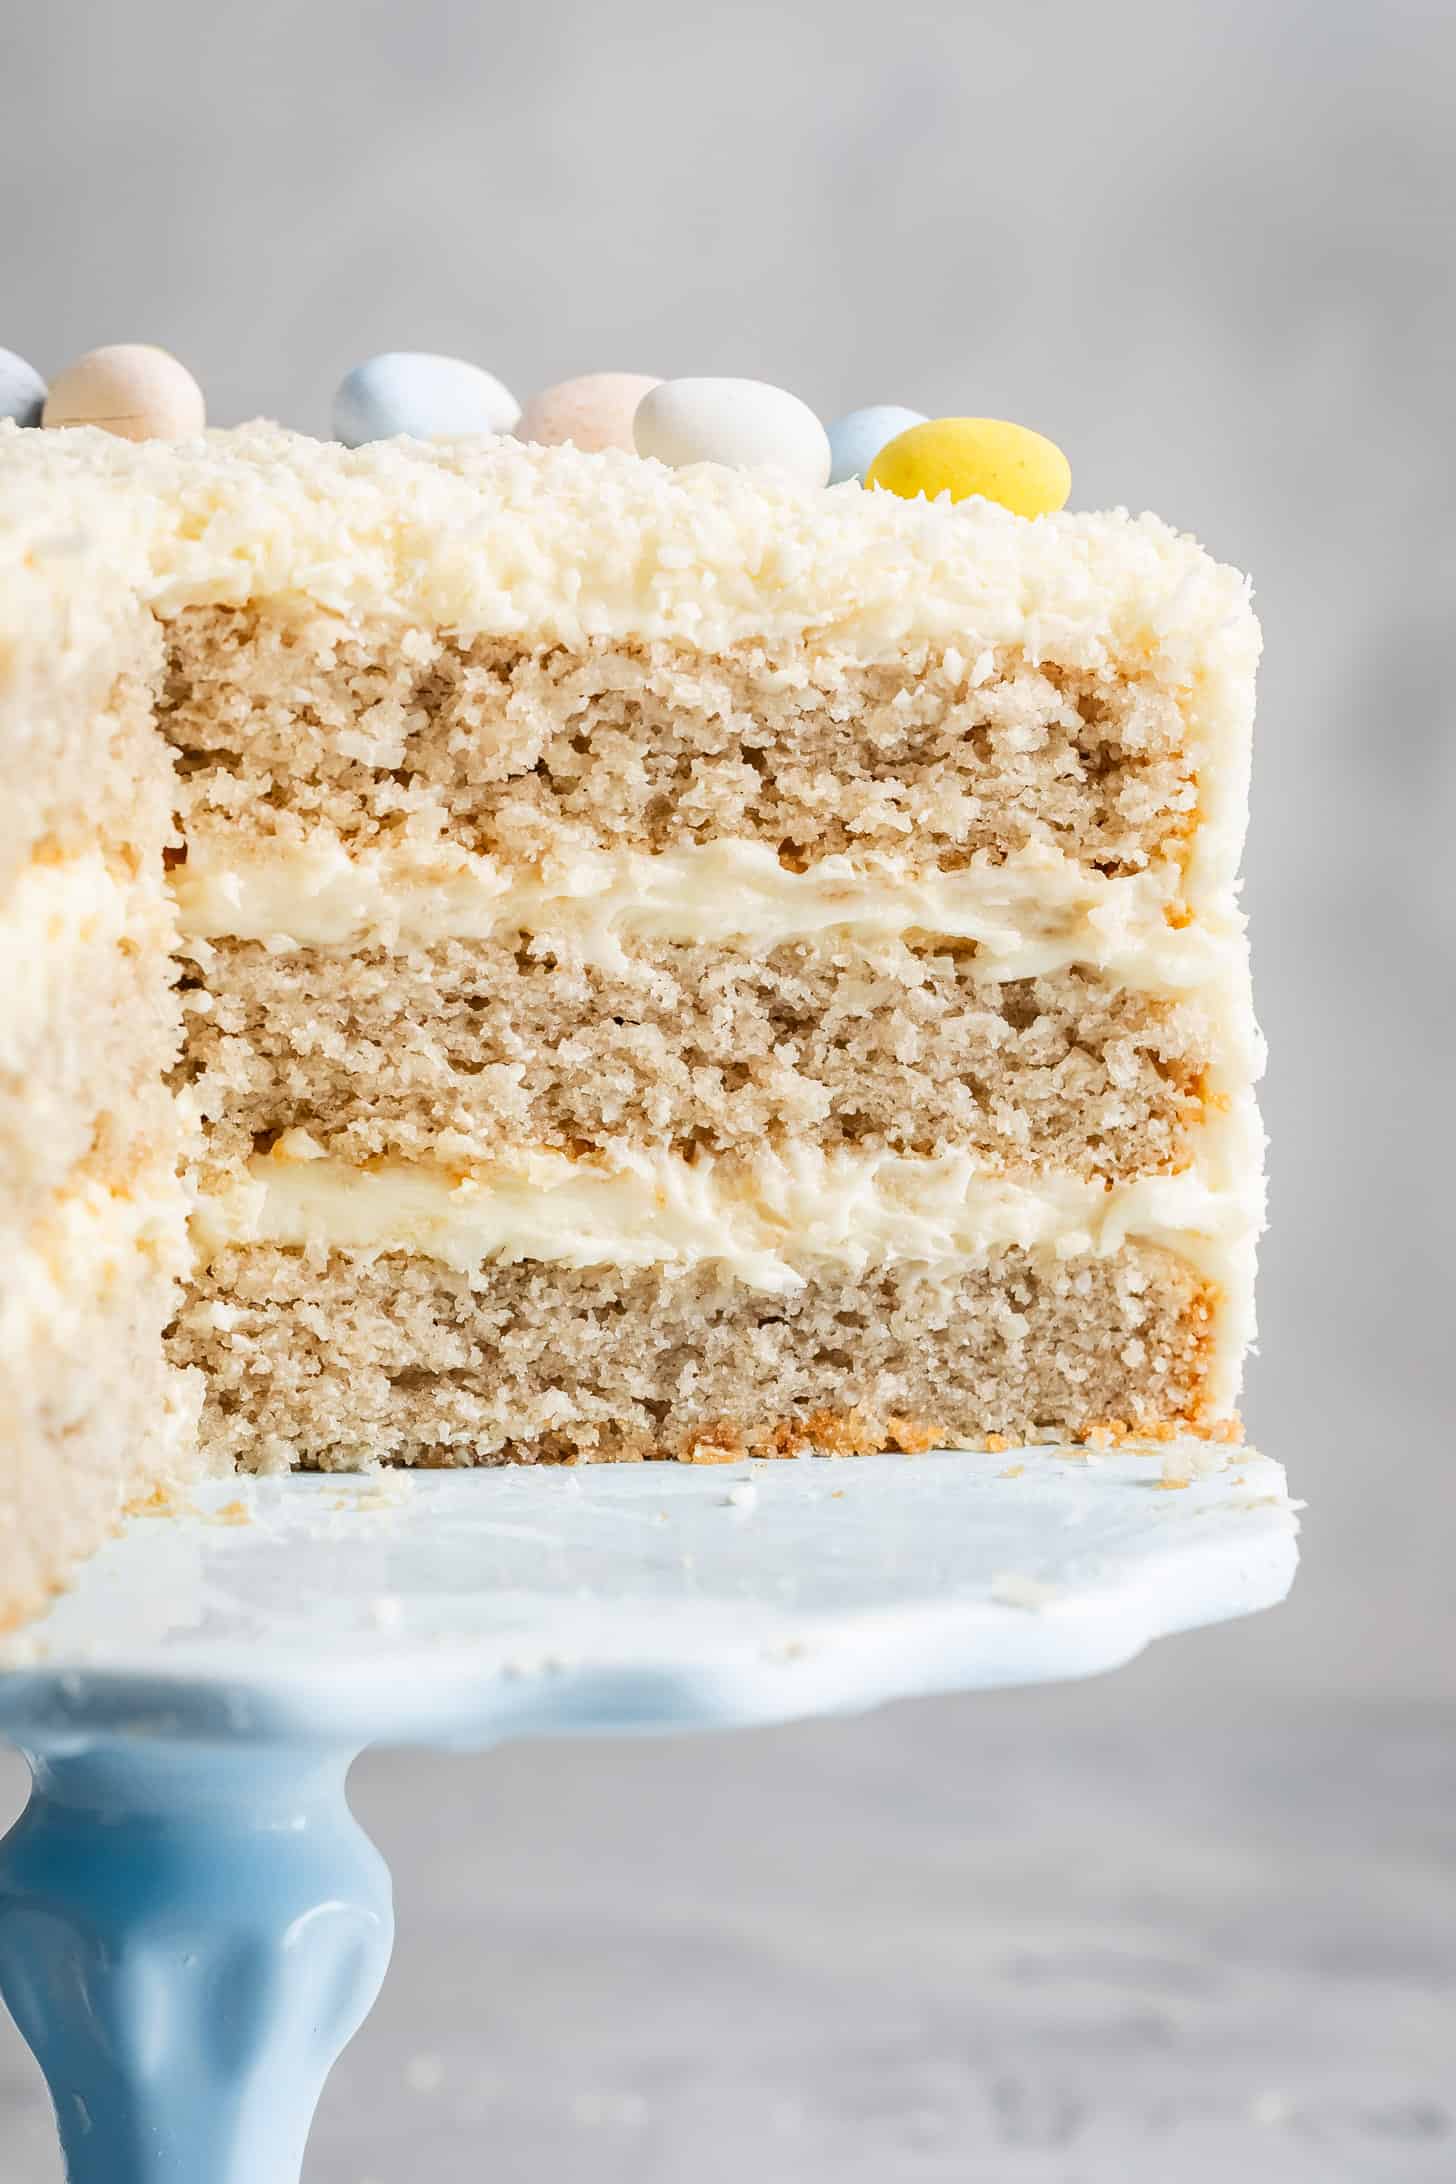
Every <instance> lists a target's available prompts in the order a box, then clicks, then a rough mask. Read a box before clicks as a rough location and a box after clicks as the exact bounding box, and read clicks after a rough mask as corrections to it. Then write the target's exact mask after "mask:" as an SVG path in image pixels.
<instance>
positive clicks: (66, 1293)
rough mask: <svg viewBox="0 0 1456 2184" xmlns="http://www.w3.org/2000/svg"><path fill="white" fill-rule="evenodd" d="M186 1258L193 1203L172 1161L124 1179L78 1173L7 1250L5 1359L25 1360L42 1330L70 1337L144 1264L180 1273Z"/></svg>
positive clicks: (1, 1357) (2, 1283)
mask: <svg viewBox="0 0 1456 2184" xmlns="http://www.w3.org/2000/svg"><path fill="white" fill-rule="evenodd" d="M186 1259H187V1245H186V1200H185V1198H184V1196H183V1192H182V1190H181V1187H180V1185H179V1184H178V1181H177V1177H176V1173H175V1170H174V1167H173V1165H172V1163H171V1162H170V1161H154V1162H152V1163H151V1164H150V1165H148V1166H146V1167H144V1168H141V1169H139V1170H137V1171H136V1172H135V1173H133V1174H131V1175H128V1176H127V1177H126V1178H125V1180H124V1181H119V1180H113V1181H106V1180H103V1179H101V1178H98V1177H94V1176H84V1175H83V1176H75V1177H73V1178H72V1180H71V1181H70V1183H69V1184H68V1185H67V1187H66V1188H65V1190H64V1191H62V1192H61V1193H60V1194H59V1195H58V1196H57V1198H56V1199H55V1201H54V1203H53V1204H52V1206H51V1207H50V1209H49V1210H48V1212H47V1213H46V1215H45V1217H44V1219H43V1220H42V1221H41V1222H40V1223H39V1224H38V1225H37V1227H36V1228H35V1229H34V1230H33V1232H32V1233H31V1235H30V1236H29V1237H28V1238H27V1239H26V1241H25V1243H24V1244H23V1245H21V1246H20V1247H19V1248H17V1249H12V1250H10V1252H9V1253H8V1257H7V1263H6V1265H5V1269H4V1279H3V1280H0V1364H4V1363H5V1362H7V1361H8V1360H11V1359H15V1360H18V1361H20V1362H21V1363H23V1362H24V1360H25V1358H26V1355H27V1353H28V1351H29V1350H30V1348H31V1346H32V1345H33V1344H34V1343H35V1342H36V1341H37V1340H38V1339H39V1338H40V1337H41V1336H42V1335H44V1336H46V1337H47V1338H48V1339H49V1340H50V1341H52V1342H57V1341H60V1342H64V1341H65V1340H66V1338H67V1335H68V1333H69V1331H70V1330H71V1329H72V1327H74V1326H79V1325H80V1324H81V1322H82V1321H83V1319H84V1316H85V1313H86V1311H87V1310H88V1308H89V1307H90V1306H91V1305H92V1304H93V1303H94V1301H95V1299H96V1298H97V1297H98V1296H99V1295H100V1294H102V1292H103V1291H105V1290H106V1289H108V1288H110V1287H112V1286H113V1285H120V1284H124V1283H126V1282H129V1281H132V1280H134V1279H135V1275H136V1269H137V1266H138V1264H139V1263H140V1262H142V1261H145V1262H147V1263H149V1264H151V1265H154V1266H156V1267H157V1268H159V1269H161V1270H163V1271H166V1272H170V1273H174V1274H180V1273H181V1272H182V1270H183V1267H184V1266H185V1264H186Z"/></svg>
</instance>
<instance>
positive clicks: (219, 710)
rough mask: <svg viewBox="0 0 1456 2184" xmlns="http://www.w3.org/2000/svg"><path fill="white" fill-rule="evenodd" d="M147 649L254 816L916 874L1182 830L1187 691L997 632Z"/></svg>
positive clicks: (1158, 838) (488, 842)
mask: <svg viewBox="0 0 1456 2184" xmlns="http://www.w3.org/2000/svg"><path fill="white" fill-rule="evenodd" d="M167 643H168V667H167V676H166V683H165V689H164V694H163V700H162V707H161V721H162V725H163V727H164V728H165V730H166V733H167V735H168V736H169V737H170V739H171V741H172V742H173V744H174V745H175V747H176V749H177V751H178V753H179V755H180V758H181V761H182V769H183V782H182V788H181V806H180V808H181V810H182V811H183V813H184V816H185V817H186V818H187V820H188V821H189V822H193V821H198V820H204V819H206V820H209V821H212V822H216V820H217V819H218V818H219V817H221V818H223V819H224V820H232V821H235V822H236V823H237V824H238V826H239V828H240V829H241V830H242V831H243V832H244V833H248V834H251V833H256V834H261V835H267V836H270V837H274V838H280V839H283V840H288V839H298V838H302V835H303V833H304V832H305V831H306V830H307V829H309V828H312V827H316V826H320V825H326V826H328V827H330V828H332V829H334V830H336V831H337V832H338V833H340V834H341V835H343V836H345V837H346V838H347V839H349V840H350V841H351V842H352V843H355V844H360V845H366V844H368V843H370V842H373V841H376V840H379V839H387V838H389V837H390V836H391V835H392V834H393V833H394V832H395V831H396V830H398V829H399V828H401V827H405V828H408V829H409V830H410V831H411V832H412V833H414V834H415V835H417V836H420V837H423V838H427V839H440V840H447V841H451V842H454V843H456V844H458V845H460V846H461V847H464V848H467V849H471V850H474V851H484V852H489V853H492V854H498V855H501V856H505V857H508V858H511V859H514V860H519V861H520V862H522V863H530V862H532V861H533V860H535V859H538V858H541V857H544V856H551V855H559V854H560V853H561V852H562V850H563V848H564V847H566V846H568V845H569V844H570V843H571V842H572V841H573V840H578V841H580V842H581V843H582V844H583V845H587V844H590V845H592V846H600V845H607V846H612V847H625V848H635V849H647V850H660V849H664V848H667V847H670V846H672V845H674V844H679V843H685V842H696V841H705V840H710V839H715V838H720V837H723V836H731V837H734V838H736V839H740V840H752V841H761V842H767V843H770V844H772V845H773V846H774V847H775V848H778V849H780V850H781V852H782V854H783V855H784V857H785V858H786V859H787V860H788V861H790V862H791V863H797V864H799V865H803V864H807V863H809V862H810V861H812V860H813V859H815V858H819V857H823V856H827V855H834V854H838V853H842V852H845V851H849V850H860V851H863V850H868V849H891V850H904V849H907V848H909V849H912V850H913V851H914V852H915V854H916V856H917V857H918V859H919V860H920V861H921V862H923V863H924V864H926V865H928V866H932V867H933V866H935V865H937V864H938V863H939V864H941V865H953V864H955V863H957V862H961V863H964V862H966V861H968V860H969V859H970V857H971V856H973V855H974V854H976V853H977V852H983V853H987V854H989V855H991V856H993V857H1002V856H1006V855H1009V854H1012V853H1014V852H1015V851H1017V850H1019V849H1023V848H1025V847H1026V846H1027V845H1028V844H1032V843H1036V844H1042V845H1045V846H1048V847H1051V848H1054V849H1057V850H1060V851H1062V852H1063V853H1064V854H1066V855H1068V856H1069V857H1072V858H1074V859H1076V860H1078V861H1080V862H1082V863H1084V864H1086V865H1088V866H1090V867H1093V868H1095V869H1096V870H1098V871H1100V872H1103V873H1109V874H1118V873H1124V872H1133V871H1138V870H1141V869H1143V868H1144V867H1145V866H1147V865H1148V864H1149V863H1150V862H1153V861H1155V860H1158V859H1161V858H1166V857H1175V858H1176V857H1177V856H1179V855H1181V853H1182V851H1183V850H1184V848H1185V847H1186V845H1187V842H1188V840H1189V838H1190V837H1191V835H1192V833H1193V831H1194V828H1195V820H1196V811H1197V806H1198V800H1199V790H1198V781H1197V778H1196V769H1197V760H1196V757H1195V755H1194V753H1193V751H1192V750H1191V748H1190V741H1189V729H1188V722H1187V719H1186V716H1185V709H1184V697H1185V694H1184V693H1183V692H1181V691H1180V690H1179V689H1177V688H1174V687H1168V686H1167V685H1166V684H1165V683H1163V682H1160V681H1159V680H1158V679H1157V678H1156V677H1155V676H1154V675H1153V674H1152V673H1151V672H1150V671H1148V670H1146V669H1144V671H1143V672H1142V673H1138V672H1136V671H1133V672H1131V673H1129V674H1123V675H1114V674H1112V673H1110V672H1108V671H1107V670H1106V669H1104V668H1098V669H1091V670H1087V669H1077V668H1073V667H1067V666H1057V665H1055V664H1053V663H1052V662H1049V661H1045V660H1041V659H1038V658H1034V657H1031V656H1029V655H1028V654H1027V653H1026V652H1024V651H1023V650H1021V649H1020V648H1018V647H1016V646H1014V645H1006V646H1003V647H1001V648H999V649H998V650H997V651H995V652H987V653H985V654H982V655H981V656H979V657H969V656H967V655H966V654H964V653H963V652H961V651H958V650H956V649H955V648H954V647H941V648H937V649H931V648H928V647H926V646H924V645H921V646H917V647H915V648H913V649H910V650H908V651H905V652H903V653H900V654H897V655H894V656H892V657H890V658H887V659H884V660H879V661H871V662H866V661H862V660H860V659H857V658H855V657H853V656H851V655H848V654H845V653H843V652H837V651H835V650H834V649H832V648H830V647H826V646H825V645H824V644H823V643H822V642H817V643H812V642H810V641H809V640H808V639H806V638H800V639H799V640H798V641H796V642H792V643H790V642H782V643H779V644H777V645H775V646H772V647H768V646H764V645H762V644H756V645H745V646H741V647H739V648H737V649H736V650H734V651H732V652H726V653H710V652H699V651H695V650H693V649H690V648H689V647H687V646H685V645H681V644H678V645H668V644H637V645H630V644H622V643H610V642H608V641H606V640H599V641H597V642H594V643H591V644H588V645H586V646H584V647H582V648H579V649H575V650H571V649H567V648H565V647H555V648H550V649H545V648H540V647H538V648H535V649H528V648H525V647H523V646H521V645H518V644H510V643H505V642H502V641H500V640H489V639H478V640H476V641H475V642H474V643H473V644H469V645H467V644H463V643H461V642H460V641H458V640H453V639H451V638H449V637H448V636H446V635H444V634H441V633H439V632H435V631H423V630H409V631H405V632H401V631H400V630H399V629H398V628H397V627H395V626H393V625H389V624H385V625H382V626H377V627H372V628H371V627H368V626H364V627H359V626H358V625H357V624H356V625H354V626H352V627H350V628H348V629H344V628H342V627H341V626H340V624H339V622H338V620H337V618H334V617H325V616H314V617H313V618H311V619H309V620H306V621H304V622H302V623H300V622H299V620H298V618H297V615H296V613H294V612H289V611H286V610H285V608H284V607H282V606H281V605H280V606H278V607H273V606H270V605H269V604H268V603H262V604H257V605H254V606H251V607H249V608H247V609H229V608H221V607H215V608H192V609H190V610H188V611H186V612H184V613H182V614H180V615H179V616H178V617H177V618H176V620H175V621H173V622H172V623H171V624H170V625H169V628H168V636H167Z"/></svg>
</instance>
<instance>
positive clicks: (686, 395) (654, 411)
mask: <svg viewBox="0 0 1456 2184" xmlns="http://www.w3.org/2000/svg"><path fill="white" fill-rule="evenodd" d="M632 437H633V440H634V442H635V445H636V448H637V452H638V454H639V455H655V456H656V458H657V460H658V461H659V462H662V463H666V464H667V465H668V466H669V468H671V469H673V470H681V469H682V468H683V467H684V466H685V465H686V464H688V463H726V464H727V465H728V467H729V468H730V469H732V470H773V471H778V472H779V473H780V475H781V476H784V477H790V478H797V479H799V480H800V482H801V483H802V484H804V485H824V484H826V483H827V482H828V478H829V442H828V440H827V439H826V438H825V434H824V427H823V426H822V425H821V424H820V422H819V420H818V418H817V417H816V416H815V415H814V412H813V411H812V410H811V409H810V408H809V406H808V404H807V403H806V402H801V401H800V400H799V397H798V396H797V395H796V394H790V393H789V392H788V391H787V389H786V388H784V387H772V386H770V385H769V384H768V383H767V381H766V380H762V379H666V380H664V381H663V383H662V385H661V386H660V387H654V388H653V389H652V391H651V393H650V394H647V395H644V397H643V399H642V401H641V402H640V403H639V405H638V408H637V414H636V416H635V417H634V418H633V420H632Z"/></svg>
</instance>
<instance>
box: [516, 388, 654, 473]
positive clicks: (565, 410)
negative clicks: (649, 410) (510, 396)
mask: <svg viewBox="0 0 1456 2184" xmlns="http://www.w3.org/2000/svg"><path fill="white" fill-rule="evenodd" d="M661 384H662V382H661V381H660V380H657V379H648V378H644V376H643V375H642V373H641V372H587V373H585V374H584V375H583V377H582V378H580V379H563V380H561V381H560V383H559V384H558V385H557V386H554V387H543V388H542V390H541V392H540V393H539V394H533V395H532V396H531V399H530V401H529V402H527V404H526V406H525V408H524V409H523V410H522V412H521V417H520V422H519V423H518V424H517V426H516V438H517V439H518V440H532V441H534V442H535V443H536V445H537V446H538V447H561V446H564V444H565V443H566V441H568V440H570V441H571V442H572V444H573V445H574V446H576V447H580V448H585V449H587V450H588V451H589V452H590V453H592V454H595V453H597V452H599V451H600V450H601V449H602V448H604V447H624V448H627V449H628V450H630V449H631V447H632V444H633V443H632V419H633V417H634V416H635V414H636V411H637V405H638V403H639V402H640V401H641V400H642V397H643V395H644V394H649V393H650V392H651V391H652V389H653V388H654V387H656V386H660V385H661Z"/></svg>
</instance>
